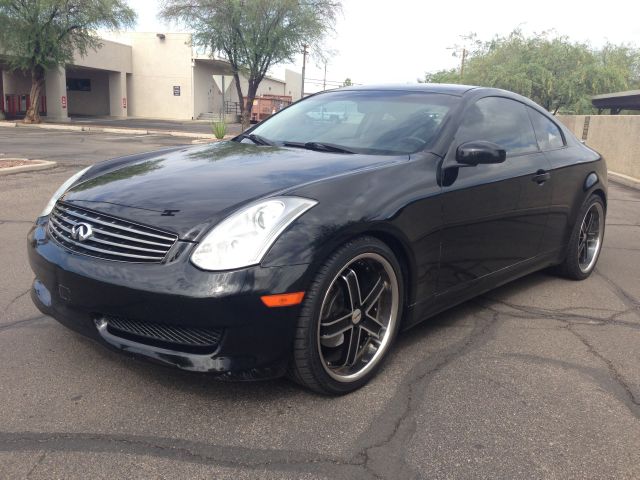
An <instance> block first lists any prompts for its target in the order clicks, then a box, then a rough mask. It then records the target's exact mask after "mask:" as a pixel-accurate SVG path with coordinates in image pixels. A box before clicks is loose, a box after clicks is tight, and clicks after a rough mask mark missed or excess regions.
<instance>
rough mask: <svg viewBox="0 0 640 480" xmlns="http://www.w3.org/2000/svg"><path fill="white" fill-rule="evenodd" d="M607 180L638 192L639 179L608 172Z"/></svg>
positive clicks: (639, 186) (639, 188)
mask: <svg viewBox="0 0 640 480" xmlns="http://www.w3.org/2000/svg"><path fill="white" fill-rule="evenodd" d="M608 173H609V180H610V181H612V182H613V183H617V184H620V185H624V186H625V187H630V188H635V189H637V190H640V179H639V178H635V177H630V176H629V175H624V174H622V173H617V172H612V171H609V172H608Z"/></svg>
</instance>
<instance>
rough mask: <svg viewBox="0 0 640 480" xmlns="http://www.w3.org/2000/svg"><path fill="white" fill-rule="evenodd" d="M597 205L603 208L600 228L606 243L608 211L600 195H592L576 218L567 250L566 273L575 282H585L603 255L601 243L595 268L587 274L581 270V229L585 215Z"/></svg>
mask: <svg viewBox="0 0 640 480" xmlns="http://www.w3.org/2000/svg"><path fill="white" fill-rule="evenodd" d="M596 203H598V204H600V206H601V207H602V213H603V217H602V219H601V221H602V225H601V227H600V228H601V229H602V240H601V242H602V243H603V242H604V234H605V225H606V214H607V210H606V208H605V206H604V202H603V201H602V199H601V198H600V197H599V196H598V195H591V196H590V197H589V198H587V200H586V201H585V202H584V203H583V204H582V207H581V208H580V211H579V213H578V216H577V218H576V222H575V223H574V226H573V231H572V232H571V238H570V239H569V246H568V248H567V258H566V260H565V265H564V266H565V271H566V274H567V276H569V277H570V278H573V279H575V280H584V279H586V278H588V277H589V276H590V275H591V274H592V273H593V271H594V270H595V268H596V265H597V263H598V260H599V258H600V253H602V243H601V244H600V248H599V249H598V252H597V253H596V258H595V261H594V262H593V266H592V267H591V269H589V270H588V271H586V272H583V271H582V270H581V269H580V265H579V262H578V248H579V241H580V227H581V226H582V222H583V221H584V218H585V215H586V214H587V212H588V211H589V209H590V208H591V207H592V206H593V205H594V204H596Z"/></svg>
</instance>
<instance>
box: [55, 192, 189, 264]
mask: <svg viewBox="0 0 640 480" xmlns="http://www.w3.org/2000/svg"><path fill="white" fill-rule="evenodd" d="M79 223H84V224H88V225H91V228H92V230H93V235H92V236H90V237H89V238H87V239H85V240H84V241H82V242H80V241H76V240H75V239H74V238H73V237H72V229H73V227H74V226H76V225H78V224H79ZM121 232H123V233H127V234H123V233H121ZM49 234H50V236H51V238H52V239H53V240H55V241H56V242H57V243H59V244H60V245H62V246H63V247H65V248H67V249H69V250H71V251H73V252H76V253H81V254H84V255H89V256H94V257H99V258H104V259H107V260H117V261H125V262H142V263H160V262H162V261H163V260H164V258H165V257H166V255H167V253H168V252H169V250H170V249H171V247H172V246H173V245H174V244H175V242H176V241H177V236H175V235H174V236H173V237H169V235H170V234H167V233H165V232H162V231H160V230H155V229H153V228H151V227H145V226H142V225H137V224H134V223H132V222H128V221H127V220H122V219H118V218H113V217H110V216H108V215H104V214H98V213H96V212H93V211H91V210H86V209H84V208H80V207H75V206H74V207H70V206H68V205H65V204H63V203H61V202H58V203H57V204H56V206H55V207H54V209H53V211H52V212H51V215H50V217H49ZM119 240H121V241H119ZM150 247H151V248H150Z"/></svg>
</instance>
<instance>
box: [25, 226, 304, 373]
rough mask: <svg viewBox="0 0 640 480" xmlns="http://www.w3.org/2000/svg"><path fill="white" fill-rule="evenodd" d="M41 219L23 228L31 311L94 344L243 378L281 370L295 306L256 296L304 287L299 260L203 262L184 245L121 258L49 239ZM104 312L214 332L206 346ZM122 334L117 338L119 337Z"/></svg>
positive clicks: (289, 345)
mask: <svg viewBox="0 0 640 480" xmlns="http://www.w3.org/2000/svg"><path fill="white" fill-rule="evenodd" d="M46 227H47V220H46V219H39V221H38V223H37V224H36V225H35V226H34V227H33V228H32V229H31V231H30V232H29V235H28V252H29V262H30V264H31V268H32V270H33V272H34V273H35V275H36V279H35V281H34V288H33V289H32V294H31V297H32V299H33V301H34V303H35V305H36V306H37V307H38V309H39V310H40V311H42V312H43V313H44V314H46V315H50V316H52V317H53V318H55V319H56V320H58V321H59V322H60V323H62V324H63V325H65V326H67V327H69V328H71V329H73V330H75V331H77V332H79V333H81V334H83V335H85V336H87V337H90V338H92V339H94V340H97V341H98V342H100V343H102V344H103V345H106V346H109V347H111V348H115V349H118V350H121V351H126V352H128V353H130V354H133V355H136V356H143V357H146V358H149V359H151V360H153V361H156V362H160V363H162V364H166V365H172V366H175V367H178V368H181V369H184V370H190V371H197V372H214V373H218V374H224V375H225V376H228V377H233V378H239V379H252V378H264V377H277V376H280V375H282V374H283V373H284V371H285V369H286V364H287V362H288V360H289V356H290V353H291V349H292V344H293V337H294V331H295V324H296V320H297V316H298V313H299V306H292V307H281V308H268V307H266V306H265V305H264V304H263V303H262V301H261V300H260V296H262V295H267V294H274V293H284V292H294V291H304V290H305V287H306V285H307V283H308V278H307V275H308V269H309V268H308V265H294V266H288V267H270V268H263V267H260V266H256V267H249V268H245V269H241V270H235V271H228V272H204V271H202V270H199V269H197V268H196V267H194V266H193V265H192V264H191V263H190V262H189V260H188V258H189V255H190V253H191V249H192V245H185V246H184V248H183V249H182V250H183V254H182V255H180V257H178V258H175V259H172V261H170V262H168V263H164V264H136V263H123V262H114V261H109V260H103V259H99V258H92V257H88V256H85V255H79V254H75V253H72V252H70V251H68V250H66V249H64V248H63V247H61V246H59V245H58V244H56V243H55V242H54V241H52V240H50V238H49V236H48V234H47V233H46ZM105 318H124V319H128V320H131V321H135V322H143V323H142V324H143V325H148V324H153V325H158V326H162V325H164V326H170V327H171V326H175V327H180V328H188V329H205V330H206V329H216V331H220V332H221V336H220V340H219V342H217V344H216V345H215V347H212V348H210V349H208V350H207V349H206V348H204V350H203V348H201V347H198V348H186V347H182V346H172V345H167V344H166V343H163V342H157V341H155V340H150V339H147V338H136V337H129V336H120V335H118V334H117V332H116V334H114V332H113V331H110V330H109V327H108V324H107V322H105V320H104V319H105ZM125 337H126V338H125Z"/></svg>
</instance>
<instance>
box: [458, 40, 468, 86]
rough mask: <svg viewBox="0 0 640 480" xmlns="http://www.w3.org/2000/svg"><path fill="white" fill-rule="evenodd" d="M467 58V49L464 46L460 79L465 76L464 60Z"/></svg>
mask: <svg viewBox="0 0 640 480" xmlns="http://www.w3.org/2000/svg"><path fill="white" fill-rule="evenodd" d="M466 59H467V49H466V48H465V47H462V61H461V62H460V80H462V77H464V62H465V60H466Z"/></svg>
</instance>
